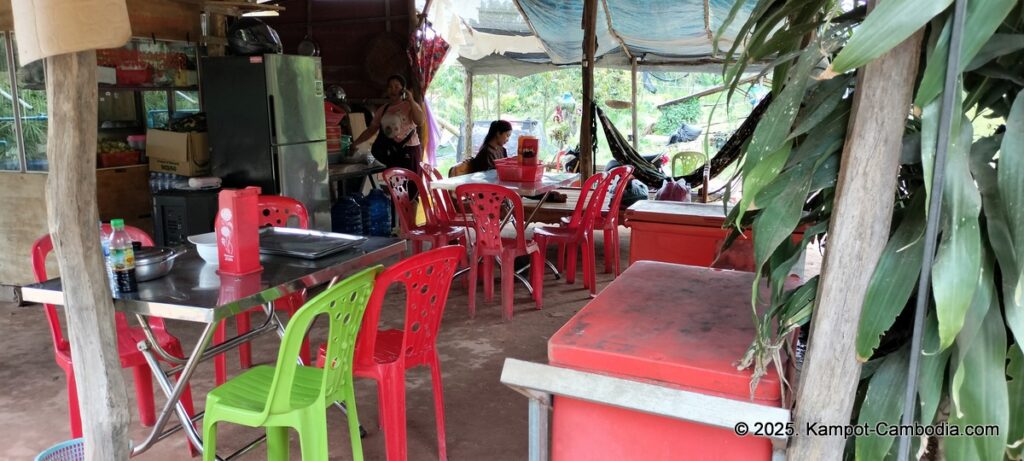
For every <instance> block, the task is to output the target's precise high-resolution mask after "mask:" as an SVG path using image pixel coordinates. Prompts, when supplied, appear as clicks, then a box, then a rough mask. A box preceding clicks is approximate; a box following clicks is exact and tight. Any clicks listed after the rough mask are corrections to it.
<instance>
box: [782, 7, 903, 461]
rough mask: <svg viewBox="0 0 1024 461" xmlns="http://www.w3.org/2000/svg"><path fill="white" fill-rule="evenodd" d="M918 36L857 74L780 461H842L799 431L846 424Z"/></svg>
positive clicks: (829, 442)
mask: <svg viewBox="0 0 1024 461" xmlns="http://www.w3.org/2000/svg"><path fill="white" fill-rule="evenodd" d="M889 1H894V0H889ZM921 35H922V34H921V33H920V32H918V33H917V34H915V35H913V36H911V37H910V38H908V39H907V40H906V41H904V42H903V43H902V44H900V45H899V46H897V47H896V48H894V49H893V50H891V51H889V52H888V53H886V54H884V55H882V56H881V57H880V58H878V59H876V60H875V61H872V62H871V63H869V64H867V65H866V66H864V67H863V68H861V69H860V70H859V71H858V73H857V91H856V92H855V93H854V100H853V111H852V116H851V118H850V122H849V127H848V129H847V133H846V144H845V145H844V146H843V154H842V163H841V164H840V166H839V183H838V185H837V186H836V200H835V210H834V211H833V212H832V221H831V223H830V225H829V248H828V251H827V252H826V253H825V261H824V263H823V265H822V271H821V283H820V286H819V287H818V296H817V306H815V310H814V319H813V323H812V324H811V331H810V339H809V341H808V349H807V355H806V358H805V360H804V366H803V376H802V377H801V378H800V383H799V385H798V386H799V388H798V390H797V396H796V415H795V420H796V429H797V430H796V434H795V436H794V437H793V439H792V441H791V443H790V446H789V449H788V451H787V453H786V458H787V459H814V460H840V459H842V455H843V448H844V447H845V446H846V440H845V439H843V438H842V437H814V436H807V435H806V434H804V428H806V427H807V424H810V423H818V424H820V425H833V424H840V425H845V424H849V422H850V414H851V412H852V410H853V403H854V397H855V395H856V392H857V381H858V378H859V377H860V362H858V361H857V355H856V344H855V342H856V339H857V325H858V322H859V321H860V314H861V308H862V305H863V303H864V293H865V292H866V291H867V286H868V282H869V281H870V280H871V274H872V273H873V272H874V269H875V265H876V264H877V263H878V259H879V257H880V256H881V254H882V248H883V247H885V243H886V241H887V240H888V239H889V225H890V222H891V220H892V209H893V200H892V198H893V196H894V193H895V190H896V173H897V168H898V166H899V157H900V145H901V141H902V138H903V127H904V125H905V124H906V120H907V112H908V111H909V110H910V101H911V96H912V94H913V90H914V78H915V76H916V75H917V62H918V59H919V57H920V56H919V53H920V48H921ZM894 391H895V390H894ZM899 391H900V392H902V389H900V390H899Z"/></svg>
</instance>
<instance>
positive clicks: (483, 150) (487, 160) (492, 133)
mask: <svg viewBox="0 0 1024 461" xmlns="http://www.w3.org/2000/svg"><path fill="white" fill-rule="evenodd" d="M510 137H512V124H511V123H509V122H506V121H504V120H495V121H493V122H491V127H490V128H489V129H488V130H487V136H485V137H484V143H483V144H482V145H481V146H480V151H479V152H477V153H476V157H473V158H472V159H470V161H469V172H470V173H476V172H480V171H487V170H493V169H494V161H495V160H498V159H503V158H505V157H507V156H508V152H506V151H505V143H506V142H508V138H510Z"/></svg>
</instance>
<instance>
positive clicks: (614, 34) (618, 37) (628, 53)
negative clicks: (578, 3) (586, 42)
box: [601, 0, 636, 67]
mask: <svg viewBox="0 0 1024 461" xmlns="http://www.w3.org/2000/svg"><path fill="white" fill-rule="evenodd" d="M601 7H603V8H604V19H605V22H607V23H608V33H610V34H611V35H612V37H615V41H617V42H619V46H621V47H622V52H623V53H625V54H626V58H627V59H629V61H630V62H635V61H636V56H634V55H633V53H632V52H631V51H629V46H627V45H626V41H625V40H623V39H622V36H621V35H619V33H618V32H617V31H616V30H615V28H614V27H612V12H611V10H609V9H608V0H601ZM633 66H634V67H635V66H636V64H635V63H634V64H633Z"/></svg>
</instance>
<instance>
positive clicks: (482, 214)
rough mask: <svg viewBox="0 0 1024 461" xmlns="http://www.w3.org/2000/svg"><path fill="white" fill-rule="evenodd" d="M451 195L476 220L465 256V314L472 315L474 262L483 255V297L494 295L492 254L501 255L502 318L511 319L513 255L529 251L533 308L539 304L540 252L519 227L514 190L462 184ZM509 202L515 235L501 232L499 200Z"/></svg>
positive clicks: (520, 204) (519, 205) (520, 210)
mask: <svg viewBox="0 0 1024 461" xmlns="http://www.w3.org/2000/svg"><path fill="white" fill-rule="evenodd" d="M455 197H456V199H457V200H458V201H459V202H462V203H465V204H466V205H465V207H466V208H468V209H469V211H468V212H466V211H465V210H463V211H464V212H465V213H466V214H467V215H469V214H471V215H472V216H473V222H475V223H476V241H475V242H474V243H473V254H472V256H470V258H469V316H470V317H473V316H475V315H476V279H477V272H478V265H479V264H480V260H481V258H482V259H483V261H482V263H483V276H484V300H485V301H487V302H490V301H491V300H492V299H493V298H494V258H501V262H502V264H501V311H502V318H503V319H504V320H511V319H512V299H513V294H514V293H513V291H514V289H515V278H514V273H515V259H516V257H518V256H524V255H532V261H531V263H530V283H531V284H532V285H533V299H534V302H536V303H537V309H540V308H542V307H543V304H544V303H543V295H542V291H543V288H544V286H543V282H544V253H543V252H542V251H540V248H543V247H538V244H537V242H535V241H530V242H527V241H526V231H525V229H524V227H523V223H524V222H525V221H524V220H523V201H522V199H521V198H519V195H517V194H516V193H515V192H512V191H511V190H509V189H507V188H504V187H501V186H496V185H493V184H464V185H461V186H459V187H458V188H456V189H455ZM504 203H510V208H511V210H510V213H512V218H513V219H512V221H513V225H514V226H515V232H516V236H515V237H514V238H505V237H502V236H501V225H502V204H504Z"/></svg>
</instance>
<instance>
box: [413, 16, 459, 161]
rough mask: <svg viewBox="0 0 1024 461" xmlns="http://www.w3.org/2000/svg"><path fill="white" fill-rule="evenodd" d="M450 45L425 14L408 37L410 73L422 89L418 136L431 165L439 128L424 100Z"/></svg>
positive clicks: (434, 155)
mask: <svg viewBox="0 0 1024 461" xmlns="http://www.w3.org/2000/svg"><path fill="white" fill-rule="evenodd" d="M449 48H450V46H449V45H448V42H446V41H445V40H444V39H443V38H441V35H439V34H438V33H437V32H436V31H434V29H433V28H432V27H431V26H430V23H428V22H427V20H426V18H425V17H424V18H423V19H421V23H420V27H417V28H416V30H415V31H414V32H413V33H412V35H411V37H410V38H409V50H408V53H409V63H410V64H411V65H412V73H413V76H414V77H415V78H416V81H417V82H419V84H420V89H421V90H422V91H423V115H424V118H426V123H424V124H423V126H422V127H421V129H422V130H423V133H422V134H421V135H420V140H421V141H422V143H423V152H424V154H425V158H426V159H427V161H428V162H430V164H431V165H435V164H436V161H435V160H436V152H437V143H438V136H437V133H438V130H437V122H436V121H435V120H434V113H433V111H432V110H430V103H429V102H428V100H427V96H426V95H427V88H429V87H430V82H431V81H433V80H434V75H435V74H436V73H437V69H438V68H439V67H441V63H442V62H444V57H445V56H446V55H447V54H448V50H449Z"/></svg>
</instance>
